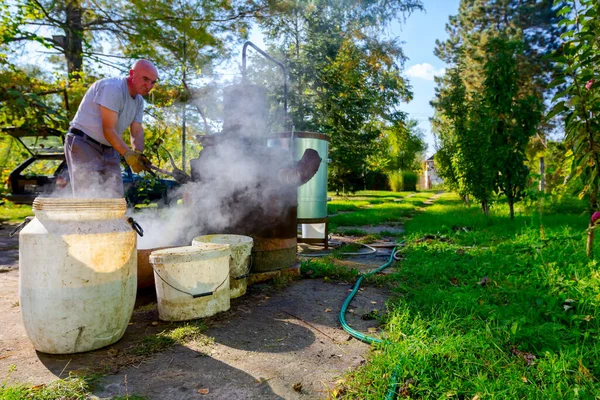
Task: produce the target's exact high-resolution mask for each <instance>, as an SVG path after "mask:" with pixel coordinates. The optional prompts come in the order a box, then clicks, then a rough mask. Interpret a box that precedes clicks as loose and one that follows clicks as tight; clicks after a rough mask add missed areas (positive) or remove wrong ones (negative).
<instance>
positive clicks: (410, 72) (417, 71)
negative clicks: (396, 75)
mask: <svg viewBox="0 0 600 400" xmlns="http://www.w3.org/2000/svg"><path fill="white" fill-rule="evenodd" d="M444 72H446V68H440V69H438V70H436V69H435V67H434V66H433V65H431V64H428V63H423V64H415V65H411V66H410V67H408V69H407V70H406V75H407V76H409V77H411V78H421V79H425V80H426V81H432V80H433V77H434V76H439V75H443V74H444Z"/></svg>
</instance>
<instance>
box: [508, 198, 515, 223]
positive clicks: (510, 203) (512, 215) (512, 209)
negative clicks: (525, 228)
mask: <svg viewBox="0 0 600 400" xmlns="http://www.w3.org/2000/svg"><path fill="white" fill-rule="evenodd" d="M508 209H509V211H510V219H515V202H514V201H513V200H512V199H508Z"/></svg>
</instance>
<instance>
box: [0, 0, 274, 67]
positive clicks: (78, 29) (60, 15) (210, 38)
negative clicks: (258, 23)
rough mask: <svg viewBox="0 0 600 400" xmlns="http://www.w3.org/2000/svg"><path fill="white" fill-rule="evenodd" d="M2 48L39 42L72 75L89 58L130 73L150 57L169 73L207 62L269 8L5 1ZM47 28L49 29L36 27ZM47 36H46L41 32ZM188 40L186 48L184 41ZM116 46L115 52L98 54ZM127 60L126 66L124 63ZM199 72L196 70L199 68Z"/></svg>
mask: <svg viewBox="0 0 600 400" xmlns="http://www.w3.org/2000/svg"><path fill="white" fill-rule="evenodd" d="M3 4H4V6H3V8H2V9H0V11H2V14H0V17H1V18H2V20H3V22H5V23H4V25H3V29H2V31H1V33H2V36H1V41H0V44H4V47H5V48H7V49H13V48H14V45H17V44H19V43H22V42H24V41H34V42H37V43H39V44H41V45H42V46H44V47H46V48H50V49H53V50H55V51H57V52H59V53H60V54H62V55H63V56H64V58H65V61H66V63H67V69H68V72H69V74H70V75H71V76H75V75H76V73H77V72H81V71H83V65H84V63H83V61H84V59H89V60H93V61H95V62H97V63H100V64H106V65H110V66H116V67H119V68H122V69H123V70H126V66H127V63H128V62H129V60H130V59H135V58H140V57H148V58H151V59H153V60H154V61H156V62H157V63H159V65H162V66H164V67H165V68H166V69H168V67H169V66H170V65H172V64H173V56H175V57H176V58H178V61H180V62H177V63H175V64H176V66H177V67H179V66H181V65H182V63H181V61H182V60H183V62H184V64H185V63H189V64H190V65H194V66H196V65H198V64H203V61H206V60H209V59H211V58H212V57H214V56H215V54H216V53H218V52H219V51H221V50H222V49H223V48H224V44H225V43H228V42H229V41H230V40H232V39H233V37H234V36H238V37H239V36H243V35H245V33H246V30H247V22H246V20H245V19H244V18H245V17H247V16H250V15H255V14H260V12H261V11H262V10H264V9H265V6H266V5H265V4H262V3H256V2H252V1H221V0H205V1H202V2H190V1H168V2H159V3H157V2H149V1H145V0H136V1H133V2H129V1H106V0H101V1H72V2H62V1H58V0H42V1H33V0H14V1H11V2H8V3H3ZM39 25H44V26H45V27H46V29H45V30H43V31H39V30H36V29H35V28H36V27H37V26H39ZM40 32H42V33H40ZM184 42H185V45H183V43H184ZM106 43H110V47H111V52H112V53H123V54H124V55H125V56H126V57H125V58H122V56H120V55H119V54H116V56H113V55H112V54H110V55H109V54H103V53H100V52H98V51H97V49H98V48H102V47H104V45H105V44H106ZM123 62H124V63H125V65H123ZM194 70H195V68H194Z"/></svg>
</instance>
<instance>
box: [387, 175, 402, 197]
mask: <svg viewBox="0 0 600 400" xmlns="http://www.w3.org/2000/svg"><path fill="white" fill-rule="evenodd" d="M387 177H388V184H389V185H390V189H391V190H392V192H400V191H402V173H401V172H400V171H392V172H388V173H387Z"/></svg>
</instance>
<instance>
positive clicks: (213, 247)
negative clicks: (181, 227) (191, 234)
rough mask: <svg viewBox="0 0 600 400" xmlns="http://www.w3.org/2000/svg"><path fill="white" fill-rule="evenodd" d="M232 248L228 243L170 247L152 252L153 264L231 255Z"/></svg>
mask: <svg viewBox="0 0 600 400" xmlns="http://www.w3.org/2000/svg"><path fill="white" fill-rule="evenodd" d="M230 255H231V250H230V248H229V245H228V244H220V243H198V244H197V245H195V246H182V247H169V248H166V249H162V250H155V251H153V252H152V253H150V262H151V263H153V264H157V263H158V264H171V263H184V262H190V261H200V260H212V259H213V258H219V257H229V256H230Z"/></svg>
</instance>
